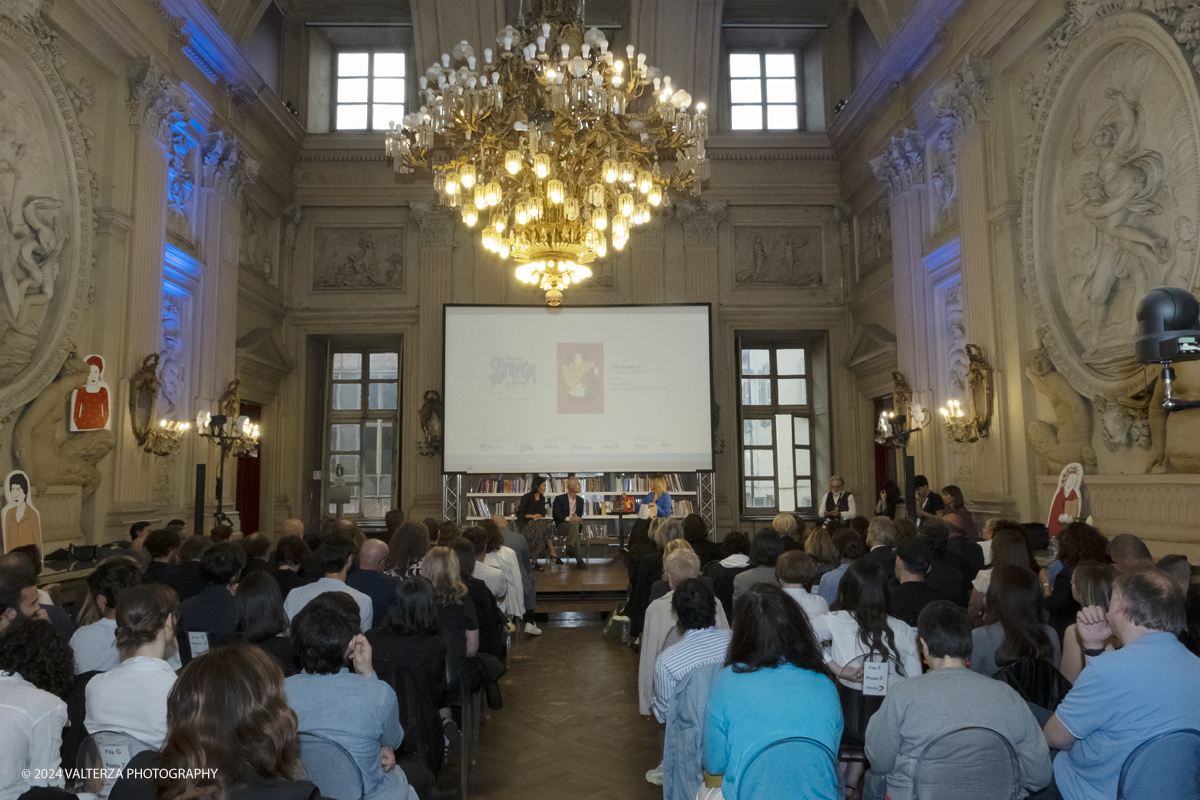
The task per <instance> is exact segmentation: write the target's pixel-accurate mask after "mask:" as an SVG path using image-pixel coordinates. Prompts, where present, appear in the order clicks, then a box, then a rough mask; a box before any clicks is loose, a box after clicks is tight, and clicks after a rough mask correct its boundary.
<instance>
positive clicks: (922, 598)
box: [890, 536, 941, 628]
mask: <svg viewBox="0 0 1200 800" xmlns="http://www.w3.org/2000/svg"><path fill="white" fill-rule="evenodd" d="M932 566H933V550H932V549H931V548H930V546H929V542H928V541H927V540H926V539H925V538H924V537H922V536H918V537H916V538H913V539H905V540H904V541H902V542H900V544H898V545H896V580H897V581H898V583H896V584H893V585H892V586H891V587H890V590H891V593H892V615H893V616H894V617H895V618H896V619H898V620H901V621H902V622H905V623H907V624H908V625H910V626H912V627H914V628H915V627H916V625H917V620H918V619H919V618H920V616H921V611H922V610H924V608H925V606H927V605H929V604H930V603H932V602H933V601H934V600H939V599H941V595H940V594H938V593H937V592H936V591H934V589H933V587H931V586H930V585H929V584H927V583H926V582H925V576H926V575H927V574H928V573H929V570H930V568H931V567H932Z"/></svg>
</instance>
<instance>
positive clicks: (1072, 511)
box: [1046, 464, 1083, 536]
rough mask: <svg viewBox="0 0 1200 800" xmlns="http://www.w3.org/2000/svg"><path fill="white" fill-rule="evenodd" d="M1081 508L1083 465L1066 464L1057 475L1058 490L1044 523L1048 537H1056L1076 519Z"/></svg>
mask: <svg viewBox="0 0 1200 800" xmlns="http://www.w3.org/2000/svg"><path fill="white" fill-rule="evenodd" d="M1082 507H1083V465H1082V464H1067V465H1066V466H1065V467H1063V470H1062V472H1060V473H1059V474H1058V490H1057V491H1055V492H1054V500H1052V501H1051V503H1050V519H1048V520H1047V521H1046V527H1047V528H1049V529H1050V535H1051V536H1058V534H1059V531H1061V530H1062V529H1063V528H1065V527H1067V525H1069V524H1070V523H1072V522H1074V521H1075V520H1076V519H1078V517H1079V510H1080V509H1081V508H1082Z"/></svg>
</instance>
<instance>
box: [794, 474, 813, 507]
mask: <svg viewBox="0 0 1200 800" xmlns="http://www.w3.org/2000/svg"><path fill="white" fill-rule="evenodd" d="M812 504H813V495H812V481H808V480H800V481H796V508H812Z"/></svg>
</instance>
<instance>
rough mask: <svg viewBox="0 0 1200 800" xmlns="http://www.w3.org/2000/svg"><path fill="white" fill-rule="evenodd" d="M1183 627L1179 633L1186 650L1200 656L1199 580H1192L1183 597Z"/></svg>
mask: <svg viewBox="0 0 1200 800" xmlns="http://www.w3.org/2000/svg"><path fill="white" fill-rule="evenodd" d="M1183 609H1184V622H1185V625H1184V629H1183V631H1182V632H1181V634H1180V641H1182V642H1183V643H1184V644H1185V645H1186V646H1187V649H1188V650H1191V651H1192V653H1193V654H1194V655H1197V656H1200V581H1192V583H1191V585H1190V586H1188V590H1187V595H1185V598H1184V605H1183Z"/></svg>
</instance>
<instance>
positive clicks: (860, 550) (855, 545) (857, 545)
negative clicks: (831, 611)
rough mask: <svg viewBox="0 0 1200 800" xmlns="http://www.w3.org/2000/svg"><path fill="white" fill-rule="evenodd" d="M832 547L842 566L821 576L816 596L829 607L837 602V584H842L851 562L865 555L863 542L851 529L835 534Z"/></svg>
mask: <svg viewBox="0 0 1200 800" xmlns="http://www.w3.org/2000/svg"><path fill="white" fill-rule="evenodd" d="M833 546H834V547H836V548H837V549H838V552H839V553H841V556H842V565H841V566H840V567H836V568H834V569H831V570H830V571H829V572H826V573H825V574H824V575H822V576H821V582H820V583H819V584H818V585H817V594H819V595H820V596H821V597H822V598H824V600H825V602H826V603H828V604H829V605H833V603H834V601H835V600H837V592H838V584H839V583H841V582H842V576H843V575H845V574H846V570H847V569H849V568H850V564H851V562H854V561H857V560H858V559H860V558H862V557H863V556H865V555H866V554H867V548H866V545H864V544H863V540H862V539H860V538H859V537H858V534H857V533H855V532H854V530H853V529H851V528H843V529H842V530H840V531H838V532H837V533H835V534H834V535H833Z"/></svg>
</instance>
